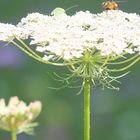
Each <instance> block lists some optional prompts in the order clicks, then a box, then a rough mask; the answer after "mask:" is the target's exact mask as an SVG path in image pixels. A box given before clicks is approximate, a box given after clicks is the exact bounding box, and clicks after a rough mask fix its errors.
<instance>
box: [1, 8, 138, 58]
mask: <svg viewBox="0 0 140 140" xmlns="http://www.w3.org/2000/svg"><path fill="white" fill-rule="evenodd" d="M0 26H1V28H0V40H1V41H10V40H12V39H14V38H19V39H21V40H24V39H30V45H36V50H37V51H39V52H42V53H43V54H44V56H45V55H46V54H47V56H48V55H49V53H50V55H51V57H47V59H48V58H52V55H54V57H55V56H56V57H61V58H63V59H66V60H71V59H73V58H80V57H81V56H83V55H84V51H85V49H89V50H94V49H95V50H99V51H100V52H101V54H100V55H101V56H105V57H106V56H110V55H111V56H116V55H122V53H128V54H129V53H130V54H132V53H135V51H139V50H140V16H139V15H137V14H135V13H126V12H123V11H121V10H109V11H103V12H102V13H99V14H92V13H90V12H89V11H86V12H83V11H80V12H77V13H76V14H74V15H72V16H68V15H66V14H61V15H53V16H51V15H43V14H39V13H32V14H28V15H27V17H25V18H22V19H21V21H20V22H19V23H18V25H17V26H14V25H11V24H3V23H1V24H0ZM130 44H131V45H130ZM130 46H131V47H130ZM132 46H133V47H132ZM134 46H135V48H134ZM45 59H46V57H44V60H45Z"/></svg>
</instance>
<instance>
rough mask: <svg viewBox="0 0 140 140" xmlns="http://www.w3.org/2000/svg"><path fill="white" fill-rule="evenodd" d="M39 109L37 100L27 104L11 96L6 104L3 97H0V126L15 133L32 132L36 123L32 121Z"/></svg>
mask: <svg viewBox="0 0 140 140" xmlns="http://www.w3.org/2000/svg"><path fill="white" fill-rule="evenodd" d="M40 111H41V103H40V102H39V101H35V102H31V103H30V104H29V105H27V104H26V103H25V102H23V101H21V100H19V99H18V97H11V98H10V100H9V102H8V105H6V103H5V100H4V99H0V128H1V129H4V130H7V131H12V130H14V131H16V133H21V132H25V133H32V132H33V127H34V126H36V125H37V123H32V121H34V119H35V118H36V117H37V116H38V115H39V113H40Z"/></svg>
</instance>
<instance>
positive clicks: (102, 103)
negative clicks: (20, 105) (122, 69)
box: [0, 0, 140, 140]
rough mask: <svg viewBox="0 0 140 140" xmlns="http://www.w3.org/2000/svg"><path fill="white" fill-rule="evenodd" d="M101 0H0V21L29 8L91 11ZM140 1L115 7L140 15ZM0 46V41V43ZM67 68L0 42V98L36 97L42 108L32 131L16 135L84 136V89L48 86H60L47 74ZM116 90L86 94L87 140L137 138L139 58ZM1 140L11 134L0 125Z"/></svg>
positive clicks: (48, 139) (33, 139)
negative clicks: (88, 107)
mask: <svg viewBox="0 0 140 140" xmlns="http://www.w3.org/2000/svg"><path fill="white" fill-rule="evenodd" d="M102 2H103V1H102V0H51V1H49V0H0V22H4V23H7V22H8V23H12V24H16V23H18V22H19V20H20V19H21V18H22V17H25V16H26V15H27V14H28V13H31V12H40V13H43V14H49V13H50V12H51V11H52V10H53V9H54V8H55V7H62V8H64V9H66V8H68V7H71V6H73V5H79V7H77V8H75V9H71V10H70V11H68V14H73V13H74V12H75V11H79V10H89V11H91V12H93V13H98V12H101V11H102V8H101V3H102ZM139 5H140V1H139V0H127V1H126V2H123V3H120V9H122V10H123V11H126V12H136V13H138V14H140V6H139ZM0 46H3V44H2V43H1V44H0ZM52 71H54V72H56V73H57V72H58V73H59V74H61V73H66V71H67V70H66V69H65V68H64V69H63V68H59V67H54V66H49V65H44V64H41V63H39V62H36V61H35V60H33V59H31V58H29V57H28V56H26V55H25V54H24V53H23V52H21V51H20V50H18V49H17V48H16V47H15V46H7V47H0V97H1V98H5V99H6V100H7V101H8V99H9V98H10V97H11V96H18V97H19V98H20V99H22V100H24V101H26V102H27V103H29V102H31V101H33V100H40V101H42V103H43V111H42V112H41V115H40V116H39V117H38V119H37V121H38V122H39V123H40V125H39V127H37V128H36V129H35V132H36V135H34V136H27V135H25V134H21V135H19V136H18V140H39V139H41V140H83V93H82V94H80V95H76V93H77V92H78V89H69V88H65V89H59V90H52V89H50V88H49V87H60V86H61V83H59V82H58V81H55V80H54V79H53V78H52V77H51V76H50V74H49V73H51V72H52ZM130 71H131V73H129V74H128V75H127V76H125V77H124V78H122V79H120V81H121V82H122V84H121V85H118V86H120V91H113V90H107V89H105V90H104V91H103V90H101V89H100V88H97V89H95V90H94V89H93V90H92V95H91V106H92V108H91V123H92V126H91V133H92V138H91V140H140V62H139V63H137V64H136V65H135V66H133V67H132V68H131V69H130ZM0 140H10V134H9V133H7V132H4V131H1V130H0Z"/></svg>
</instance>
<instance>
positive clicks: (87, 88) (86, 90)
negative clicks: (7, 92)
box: [84, 78, 90, 140]
mask: <svg viewBox="0 0 140 140" xmlns="http://www.w3.org/2000/svg"><path fill="white" fill-rule="evenodd" d="M84 140H90V79H89V78H87V79H85V80H84Z"/></svg>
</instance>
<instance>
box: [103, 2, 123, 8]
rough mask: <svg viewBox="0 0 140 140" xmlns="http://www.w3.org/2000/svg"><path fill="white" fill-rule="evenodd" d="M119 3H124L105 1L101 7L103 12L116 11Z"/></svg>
mask: <svg viewBox="0 0 140 140" xmlns="http://www.w3.org/2000/svg"><path fill="white" fill-rule="evenodd" d="M120 2H124V1H113V0H112V1H106V2H103V3H102V7H103V9H104V10H117V9H118V7H119V4H118V3H120Z"/></svg>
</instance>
